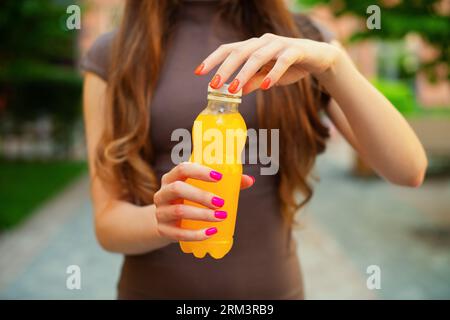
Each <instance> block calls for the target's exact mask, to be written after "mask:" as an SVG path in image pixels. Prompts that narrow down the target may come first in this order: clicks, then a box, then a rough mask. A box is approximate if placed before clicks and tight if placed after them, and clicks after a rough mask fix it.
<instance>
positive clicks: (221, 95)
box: [208, 83, 242, 103]
mask: <svg viewBox="0 0 450 320" xmlns="http://www.w3.org/2000/svg"><path fill="white" fill-rule="evenodd" d="M229 86H230V85H229V84H226V83H224V84H223V85H222V86H221V87H220V88H219V89H214V88H211V86H210V85H209V84H208V99H214V100H221V101H226V102H234V103H241V96H242V89H239V91H238V92H236V93H231V92H229V91H228V87H229Z"/></svg>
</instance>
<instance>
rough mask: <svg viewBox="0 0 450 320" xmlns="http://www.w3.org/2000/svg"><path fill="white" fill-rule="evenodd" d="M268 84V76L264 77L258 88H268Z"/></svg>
mask: <svg viewBox="0 0 450 320" xmlns="http://www.w3.org/2000/svg"><path fill="white" fill-rule="evenodd" d="M269 86H270V78H265V79H264V81H263V82H262V83H261V86H260V88H261V89H263V90H267V89H269Z"/></svg>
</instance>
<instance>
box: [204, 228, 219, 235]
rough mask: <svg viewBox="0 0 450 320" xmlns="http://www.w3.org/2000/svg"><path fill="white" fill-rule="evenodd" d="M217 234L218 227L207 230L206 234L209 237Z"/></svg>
mask: <svg viewBox="0 0 450 320" xmlns="http://www.w3.org/2000/svg"><path fill="white" fill-rule="evenodd" d="M216 233H217V228H216V227H212V228H209V229H206V230H205V234H206V235H207V236H212V235H213V234H216Z"/></svg>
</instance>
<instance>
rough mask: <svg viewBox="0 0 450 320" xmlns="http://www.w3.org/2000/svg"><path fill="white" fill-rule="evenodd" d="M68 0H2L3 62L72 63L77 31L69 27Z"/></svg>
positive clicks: (0, 49)
mask: <svg viewBox="0 0 450 320" xmlns="http://www.w3.org/2000/svg"><path fill="white" fill-rule="evenodd" d="M68 2H69V1H54V0H20V1H17V0H2V1H1V2H0V39H1V41H0V65H7V64H9V63H10V62H12V61H14V60H16V59H28V60H34V61H47V62H67V61H68V60H69V62H70V60H71V59H72V57H73V53H74V51H75V40H76V33H74V32H71V31H68V30H67V29H66V27H65V19H66V17H67V14H66V7H67V6H66V5H67V4H68Z"/></svg>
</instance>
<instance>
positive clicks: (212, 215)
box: [156, 204, 227, 222]
mask: <svg viewBox="0 0 450 320" xmlns="http://www.w3.org/2000/svg"><path fill="white" fill-rule="evenodd" d="M156 215H157V218H158V221H159V222H169V221H174V220H180V219H190V220H200V221H210V222H219V221H223V220H224V219H226V217H227V213H226V212H225V211H223V210H211V209H206V208H199V207H194V206H190V205H186V204H176V205H171V206H162V207H158V209H157V211H156Z"/></svg>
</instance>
